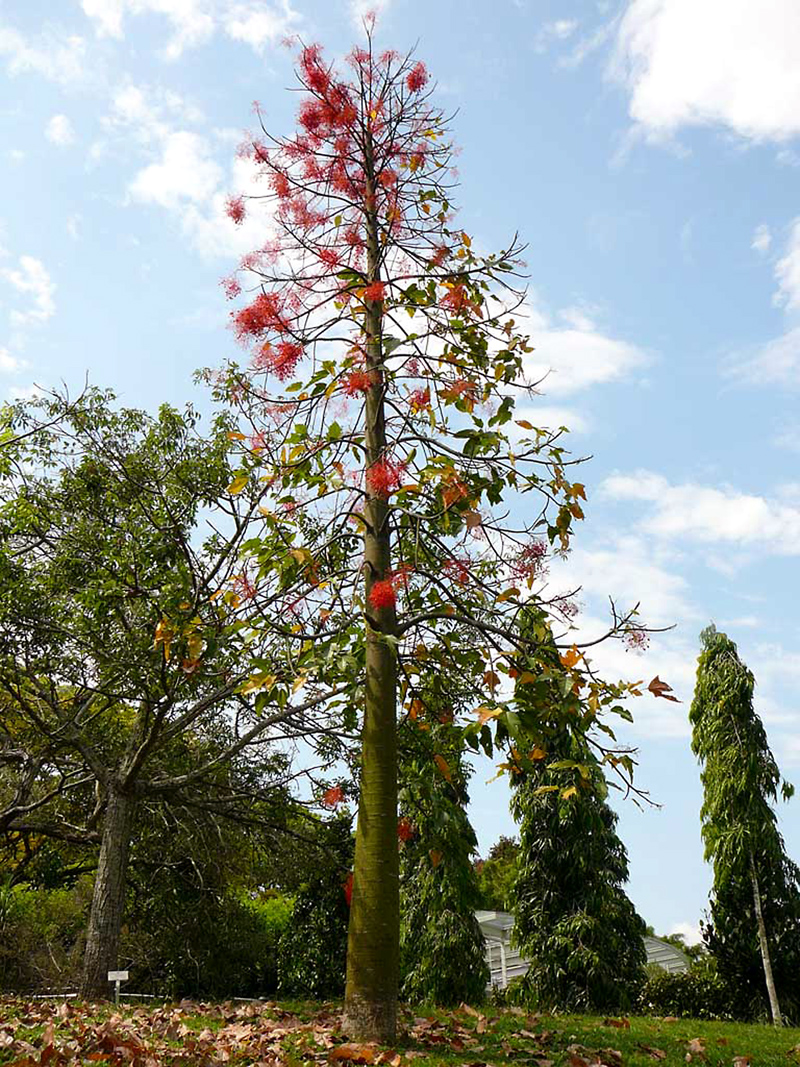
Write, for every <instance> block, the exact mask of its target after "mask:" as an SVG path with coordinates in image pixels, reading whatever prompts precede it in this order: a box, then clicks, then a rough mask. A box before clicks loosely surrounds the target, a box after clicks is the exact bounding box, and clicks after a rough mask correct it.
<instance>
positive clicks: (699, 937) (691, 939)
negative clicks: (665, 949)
mask: <svg viewBox="0 0 800 1067" xmlns="http://www.w3.org/2000/svg"><path fill="white" fill-rule="evenodd" d="M669 932H670V934H681V935H682V936H683V940H684V941H685V942H686V944H687V945H701V944H702V943H703V934H702V932H701V930H700V926H699V924H698V923H674V924H673V925H672V927H671V928H670V931H669Z"/></svg>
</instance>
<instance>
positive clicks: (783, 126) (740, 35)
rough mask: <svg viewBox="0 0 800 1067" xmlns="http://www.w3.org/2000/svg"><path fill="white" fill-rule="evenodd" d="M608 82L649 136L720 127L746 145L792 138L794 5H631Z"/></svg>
mask: <svg viewBox="0 0 800 1067" xmlns="http://www.w3.org/2000/svg"><path fill="white" fill-rule="evenodd" d="M612 70H613V72H614V73H615V74H616V75H617V77H619V78H620V79H622V80H623V81H624V82H625V84H626V85H627V87H628V89H629V91H630V105H629V112H630V115H631V118H632V119H633V120H634V121H635V122H636V123H638V124H640V125H641V126H642V127H644V128H645V129H646V130H647V131H650V132H651V133H653V134H655V135H656V136H659V135H661V136H663V135H669V134H671V133H674V132H675V131H677V130H678V129H679V128H680V127H682V126H698V125H721V126H724V127H726V128H727V129H730V130H732V131H734V132H735V133H737V134H738V135H739V136H741V137H744V138H747V139H749V140H754V141H785V140H786V139H788V138H790V137H793V136H795V135H796V134H798V133H800V5H798V3H797V2H796V0H759V3H753V0H702V3H698V2H697V0H629V3H628V6H627V9H626V11H625V13H624V15H623V17H622V20H621V22H620V24H619V30H618V34H617V41H616V50H615V57H614V62H613V64H612Z"/></svg>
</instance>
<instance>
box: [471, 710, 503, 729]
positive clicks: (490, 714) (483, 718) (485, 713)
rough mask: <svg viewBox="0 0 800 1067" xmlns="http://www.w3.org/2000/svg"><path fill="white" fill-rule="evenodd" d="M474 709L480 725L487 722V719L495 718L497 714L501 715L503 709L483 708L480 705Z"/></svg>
mask: <svg viewBox="0 0 800 1067" xmlns="http://www.w3.org/2000/svg"><path fill="white" fill-rule="evenodd" d="M475 711H476V712H477V714H478V722H479V723H480V724H481V726H483V724H484V723H485V722H488V721H489V719H496V718H497V717H498V715H502V714H503V709H502V708H484V707H481V708H476V709H475Z"/></svg>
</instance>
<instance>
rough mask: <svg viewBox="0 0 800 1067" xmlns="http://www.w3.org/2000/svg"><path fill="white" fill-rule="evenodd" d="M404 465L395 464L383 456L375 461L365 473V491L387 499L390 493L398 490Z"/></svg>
mask: <svg viewBox="0 0 800 1067" xmlns="http://www.w3.org/2000/svg"><path fill="white" fill-rule="evenodd" d="M405 469H406V465H405V463H397V462H395V461H394V460H393V459H388V458H386V457H385V456H384V458H383V459H379V460H377V461H376V462H375V463H373V464H372V466H371V467H370V468H369V470H368V471H367V489H369V491H370V492H371V493H374V494H375V496H383V497H388V496H389V494H390V493H392V492H394V490H395V489H397V488H399V486H400V482H401V479H402V477H403V474H404V473H405Z"/></svg>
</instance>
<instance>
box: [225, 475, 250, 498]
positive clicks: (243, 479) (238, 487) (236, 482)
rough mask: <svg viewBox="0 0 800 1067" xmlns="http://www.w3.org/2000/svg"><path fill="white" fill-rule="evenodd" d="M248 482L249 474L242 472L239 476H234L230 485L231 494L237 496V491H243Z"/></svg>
mask: <svg viewBox="0 0 800 1067" xmlns="http://www.w3.org/2000/svg"><path fill="white" fill-rule="evenodd" d="M247 482H248V477H247V475H246V474H240V475H239V476H238V477H237V478H234V479H233V481H232V482H231V484H230V485H229V486H228V492H229V493H230V494H231V496H236V494H237V493H241V491H242V490H243V489H244V487H245V486H246V485H247Z"/></svg>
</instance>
